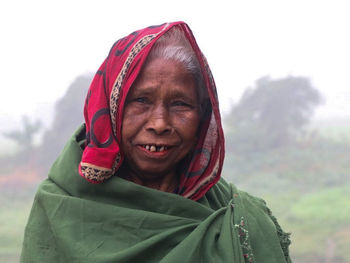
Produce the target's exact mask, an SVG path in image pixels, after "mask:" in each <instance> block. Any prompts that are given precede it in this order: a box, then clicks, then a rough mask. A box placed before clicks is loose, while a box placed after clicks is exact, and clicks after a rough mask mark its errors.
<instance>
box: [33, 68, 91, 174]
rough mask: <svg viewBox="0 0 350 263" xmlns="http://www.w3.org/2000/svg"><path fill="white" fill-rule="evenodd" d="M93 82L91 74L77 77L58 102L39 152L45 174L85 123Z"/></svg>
mask: <svg viewBox="0 0 350 263" xmlns="http://www.w3.org/2000/svg"><path fill="white" fill-rule="evenodd" d="M91 80H92V75H91V74H89V75H83V76H79V77H77V78H76V79H75V80H74V82H73V83H72V84H71V85H70V86H69V87H68V90H67V92H66V94H65V95H64V96H63V97H62V98H61V99H59V100H58V101H57V102H56V106H55V113H54V114H55V115H54V119H53V123H52V125H51V128H50V129H48V130H47V131H46V132H45V134H44V136H43V142H42V146H41V149H40V152H39V154H40V160H41V165H42V166H43V167H44V172H45V173H46V170H47V169H48V168H49V167H50V166H51V164H52V162H53V161H54V160H55V159H56V158H57V156H58V155H59V153H60V151H61V150H62V149H63V147H64V145H65V143H66V142H67V140H68V139H69V138H70V136H71V135H72V133H73V132H74V131H75V130H76V129H77V128H78V126H79V125H80V124H81V123H83V121H84V117H83V107H84V101H85V96H86V93H87V91H88V89H89V86H90V83H91Z"/></svg>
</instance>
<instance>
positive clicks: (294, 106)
mask: <svg viewBox="0 0 350 263" xmlns="http://www.w3.org/2000/svg"><path fill="white" fill-rule="evenodd" d="M91 78H92V76H91V75H85V76H80V77H77V78H76V79H75V80H74V82H73V83H72V84H71V85H70V86H69V88H68V90H67V91H66V93H65V95H64V96H63V97H62V98H60V99H58V100H57V102H56V104H55V108H54V117H53V121H52V123H51V124H50V125H49V124H46V123H41V121H39V120H37V119H35V117H32V116H24V117H23V119H22V123H21V126H20V127H17V128H16V129H13V130H10V131H6V132H3V134H2V135H1V140H0V165H1V167H2V169H1V171H0V200H1V202H0V207H1V208H0V211H1V213H0V223H1V227H0V236H1V239H0V262H7V263H14V262H18V261H19V255H20V251H21V243H22V239H23V232H24V227H25V224H26V220H27V218H28V216H29V213H30V208H31V205H32V202H33V199H34V194H35V191H36V189H37V187H38V184H39V183H40V181H42V180H43V179H44V178H46V177H47V173H48V171H49V169H50V166H51V165H52V163H53V162H54V161H55V159H56V158H57V156H58V155H59V153H60V152H61V150H62V149H63V147H64V144H65V142H66V141H67V140H68V139H69V137H70V136H71V134H72V133H73V132H74V131H75V130H76V129H77V128H78V127H79V125H81V124H82V123H83V103H84V99H85V94H86V92H87V90H88V87H89V84H90V81H91ZM325 100H326V98H324V97H323V96H322V94H320V92H319V91H318V89H317V87H314V86H313V85H312V83H311V82H310V80H309V79H308V78H306V77H301V76H288V77H285V78H280V79H273V78H271V77H268V76H264V77H261V78H260V79H258V80H256V82H255V84H254V85H253V86H252V87H249V88H247V89H246V90H245V92H244V93H243V95H242V97H241V98H240V100H239V101H238V102H237V103H235V104H233V105H232V107H231V110H230V111H229V112H227V113H225V114H223V116H222V117H223V123H224V129H225V138H226V157H225V166H224V171H223V177H224V178H225V179H226V180H228V181H229V182H232V183H234V184H236V185H237V186H238V187H239V188H241V189H243V190H245V191H248V192H250V193H251V194H254V195H256V196H259V197H262V198H264V199H265V200H266V201H267V204H268V206H269V207H270V209H271V210H272V211H273V213H274V215H275V216H276V217H277V218H278V219H279V223H280V224H281V226H282V227H283V229H284V230H285V231H287V232H291V233H292V235H291V239H292V245H291V248H290V253H291V257H292V259H293V262H296V263H316V262H317V263H330V262H337V263H349V262H350V253H349V249H348V248H349V247H350V198H349V193H350V120H348V119H336V118H333V119H323V120H315V119H313V113H314V112H315V111H316V110H317V107H318V106H320V105H322V104H323V103H325Z"/></svg>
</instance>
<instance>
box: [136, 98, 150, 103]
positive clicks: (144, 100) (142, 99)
mask: <svg viewBox="0 0 350 263" xmlns="http://www.w3.org/2000/svg"><path fill="white" fill-rule="evenodd" d="M134 101H135V102H138V103H147V101H148V100H147V98H143V97H140V98H136V99H134Z"/></svg>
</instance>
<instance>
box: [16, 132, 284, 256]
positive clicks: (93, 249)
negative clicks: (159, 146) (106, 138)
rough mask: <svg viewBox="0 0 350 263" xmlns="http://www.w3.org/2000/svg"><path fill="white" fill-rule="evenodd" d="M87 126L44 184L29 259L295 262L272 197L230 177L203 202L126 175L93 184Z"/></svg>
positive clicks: (26, 252)
mask: <svg viewBox="0 0 350 263" xmlns="http://www.w3.org/2000/svg"><path fill="white" fill-rule="evenodd" d="M84 133H85V129H84V126H82V127H81V128H80V129H79V130H78V131H77V132H76V134H75V135H74V136H73V137H72V139H71V140H70V141H69V142H68V144H67V145H66V147H65V149H64V150H63V152H62V154H61V156H60V157H59V158H58V159H57V161H56V163H55V164H54V166H53V167H52V169H51V171H50V173H49V178H48V179H47V180H45V181H44V182H43V183H42V184H41V185H40V187H39V189H38V192H37V195H36V197H35V200H34V204H33V208H32V211H31V214H30V217H29V221H28V225H27V227H26V231H25V238H24V244H23V251H22V256H21V262H22V263H26V262H50V263H51V262H52V263H56V262H57V263H58V262H65V263H66V262H86V263H89V262H99V263H107V262H108V263H111V262H163V263H170V262H184V263H187V262H188V263H190V262H208V263H209V262H234V263H241V262H242V263H243V262H245V263H246V262H258V263H271V262H279V263H282V262H290V261H289V258H288V257H287V259H286V257H285V254H284V251H283V249H282V247H281V241H280V238H279V236H278V229H277V226H276V225H275V223H274V221H273V220H271V217H270V214H269V213H268V211H267V208H266V206H265V204H264V203H263V202H262V201H261V200H260V199H257V198H255V197H252V196H250V195H248V194H246V193H244V192H240V191H238V190H237V189H236V188H235V187H234V186H232V185H229V184H227V183H226V182H225V181H224V180H223V179H221V180H220V181H219V182H218V183H217V184H216V185H215V186H213V187H212V189H211V190H209V191H208V192H207V194H206V195H205V196H203V197H202V198H201V199H200V200H198V201H197V202H195V201H193V200H190V199H187V198H184V197H182V196H179V195H176V194H172V193H165V192H161V191H157V190H154V189H150V188H146V187H143V186H140V185H137V184H134V183H132V182H129V181H126V180H124V179H121V178H119V177H113V178H111V179H110V180H108V182H106V183H104V184H101V185H93V184H90V183H88V182H87V181H86V180H84V179H83V178H82V177H81V176H80V175H79V174H78V170H77V164H78V163H79V161H80V158H81V155H82V148H81V146H82V145H84V141H77V140H76V138H81V137H83V136H82V134H84ZM242 218H243V219H244V220H243V221H244V222H243V224H242ZM243 229H244V231H245V232H244V231H243ZM242 231H243V232H244V233H245V234H247V233H248V235H246V236H244V237H243V239H242V235H241V233H242ZM244 241H246V242H247V244H249V245H250V247H251V250H249V251H248V253H251V255H249V256H246V255H245V254H246V253H247V250H245V243H244ZM271 255H273V257H270V256H271Z"/></svg>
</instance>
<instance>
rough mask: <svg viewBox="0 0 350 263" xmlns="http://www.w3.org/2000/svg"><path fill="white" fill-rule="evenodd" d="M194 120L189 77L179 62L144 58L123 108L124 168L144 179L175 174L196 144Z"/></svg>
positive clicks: (195, 105)
mask: <svg viewBox="0 0 350 263" xmlns="http://www.w3.org/2000/svg"><path fill="white" fill-rule="evenodd" d="M199 119H200V117H199V106H198V101H197V95H196V85H195V81H194V78H193V76H192V75H191V74H190V73H189V72H187V71H186V70H185V69H184V67H183V66H182V64H181V63H179V62H175V61H172V60H164V59H155V60H152V61H150V62H148V63H147V64H146V65H145V66H144V68H143V70H142V71H141V73H140V75H139V76H138V78H137V80H136V81H135V83H134V84H133V86H132V87H131V88H130V91H129V94H128V96H127V99H126V102H125V107H124V116H123V122H122V141H121V147H122V150H123V152H124V155H125V157H126V161H127V162H128V164H129V169H131V170H132V172H134V173H137V174H138V175H139V176H142V177H145V178H149V179H152V178H156V177H162V176H164V175H166V174H169V173H175V171H176V166H177V164H178V163H179V162H180V161H181V160H182V159H183V158H184V157H185V156H186V155H187V154H188V153H189V151H190V150H191V149H192V148H193V146H194V145H195V144H196V141H197V138H196V134H197V130H198V126H199Z"/></svg>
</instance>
